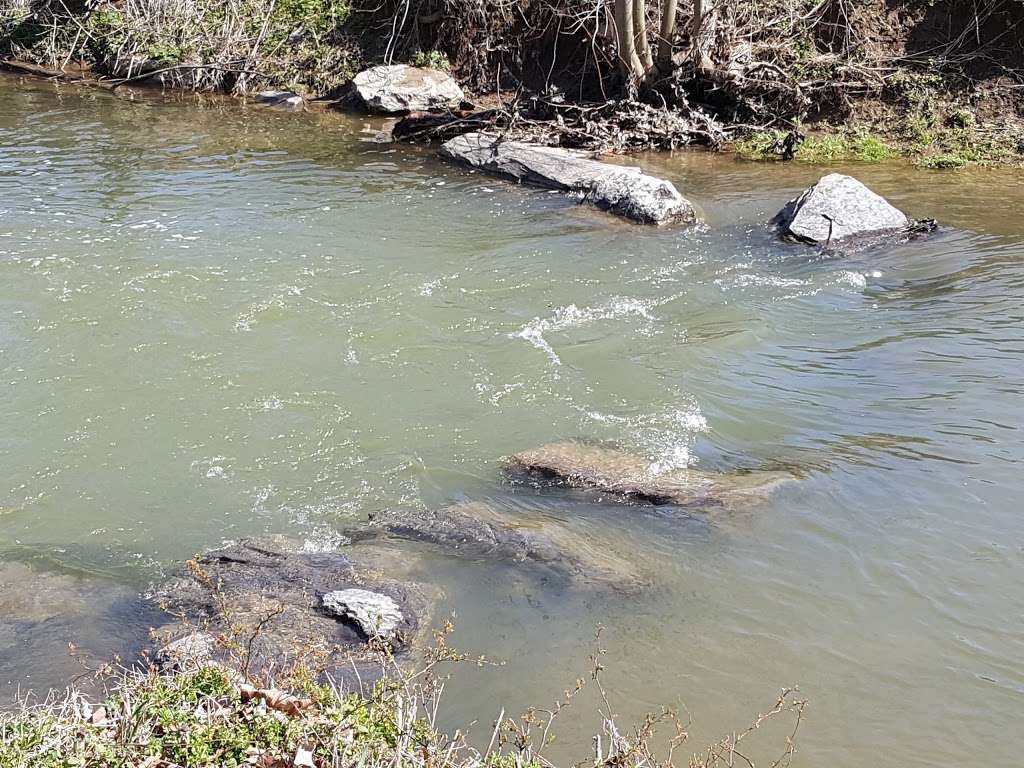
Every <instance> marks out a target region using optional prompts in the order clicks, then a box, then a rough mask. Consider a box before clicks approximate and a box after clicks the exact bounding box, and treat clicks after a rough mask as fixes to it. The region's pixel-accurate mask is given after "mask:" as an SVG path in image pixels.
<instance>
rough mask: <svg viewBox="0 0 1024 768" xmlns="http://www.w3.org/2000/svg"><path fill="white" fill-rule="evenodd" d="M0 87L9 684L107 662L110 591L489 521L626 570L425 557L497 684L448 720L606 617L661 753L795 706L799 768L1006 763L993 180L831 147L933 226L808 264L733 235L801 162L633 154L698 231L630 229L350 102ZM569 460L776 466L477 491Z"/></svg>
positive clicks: (1020, 536)
mask: <svg viewBox="0 0 1024 768" xmlns="http://www.w3.org/2000/svg"><path fill="white" fill-rule="evenodd" d="M0 105H2V107H0V372H2V382H3V397H2V398H0V549H2V551H3V554H4V557H5V558H6V559H7V564H6V565H4V566H2V567H3V569H4V577H3V579H2V580H0V585H2V589H3V592H2V593H0V609H2V611H3V612H4V614H5V617H3V616H0V674H2V678H3V679H2V681H0V682H2V683H3V684H4V686H5V687H4V690H5V691H6V692H7V694H8V695H9V694H10V693H11V692H13V691H14V690H15V687H16V686H21V687H26V686H28V687H36V688H38V687H41V686H42V687H45V686H46V685H50V684H61V683H63V682H65V681H66V680H67V678H68V677H70V676H71V675H72V674H74V673H75V669H76V662H75V661H74V660H72V659H69V658H67V656H66V654H65V648H66V643H67V642H68V641H69V640H72V639H73V640H75V641H76V642H77V643H78V644H79V645H80V646H82V647H83V648H84V651H85V652H87V653H88V654H90V655H92V656H93V657H102V656H104V655H106V654H110V653H112V652H115V651H120V652H122V653H124V652H126V648H127V646H129V645H130V644H131V640H130V636H131V635H132V632H131V631H130V625H131V620H130V617H127V616H126V615H125V614H124V610H125V609H124V606H125V605H126V604H128V603H130V602H131V601H130V595H132V594H134V592H135V591H137V590H138V589H139V587H140V585H143V584H145V583H147V582H148V581H149V580H150V579H153V578H157V577H158V576H159V574H160V572H161V570H162V569H163V568H166V567H167V566H168V565H169V564H171V563H172V562H173V561H174V560H175V559H178V558H182V557H184V556H187V555H190V554H192V553H193V552H195V551H197V550H199V549H203V548H206V547H209V546H211V545H213V544H216V543H219V542H221V541H223V540H225V539H230V538H235V537H240V536H243V535H248V534H254V533H260V532H264V531H286V532H290V533H292V534H296V535H298V536H300V537H302V538H304V539H306V540H308V541H309V542H310V543H311V544H318V545H325V544H327V545H329V544H331V543H332V542H334V541H335V540H336V539H337V533H336V531H337V530H338V528H339V527H344V526H345V525H346V524H348V523H351V522H352V521H354V520H358V519H359V518H360V517H362V516H363V515H364V514H365V513H366V512H368V511H372V510H375V509H379V508H382V507H387V506H391V505H395V504H424V505H428V506H436V505H441V504H444V503H447V502H450V501H458V500H467V499H485V500H490V501H491V502H492V503H494V504H497V505H501V506H504V507H506V508H508V509H510V510H512V511H513V512H516V513H517V514H534V515H537V514H541V515H544V516H547V517H551V518H557V519H560V520H562V521H564V523H565V524H566V525H569V526H574V527H576V528H577V529H579V530H582V531H585V532H589V533H592V534H593V535H594V536H595V537H598V536H600V537H604V538H605V539H606V540H608V541H610V542H611V544H610V545H609V546H611V547H613V548H614V549H616V550H617V551H618V552H620V553H625V554H626V555H627V556H629V557H633V558H636V559H637V560H642V561H643V562H644V563H645V564H647V566H648V567H650V568H652V569H653V570H655V571H657V572H658V574H659V577H658V580H657V585H656V586H655V587H654V588H652V589H651V590H650V591H649V593H648V594H645V595H642V596H640V597H630V598H628V599H625V598H621V597H616V596H615V595H602V594H595V593H585V594H584V593H571V592H564V591H561V590H559V589H558V588H556V587H554V586H553V585H550V584H544V583H540V582H537V583H533V582H531V581H530V580H529V579H528V578H527V579H526V580H523V579H513V578H511V576H510V574H509V572H508V571H507V570H505V569H503V568H501V567H492V566H488V565H487V564H483V563H467V562H465V561H455V560H451V559H448V558H446V557H443V556H441V555H434V556H430V557H428V558H427V559H426V560H424V561H423V563H421V565H419V566H417V567H418V568H419V569H420V575H421V577H422V578H424V579H427V580H431V581H435V582H437V583H438V584H440V585H441V586H443V587H444V589H445V590H446V593H447V595H448V598H449V603H448V605H447V608H448V609H452V610H454V611H456V613H457V615H458V621H457V624H458V629H457V633H456V639H455V642H456V643H457V644H458V645H460V646H461V647H462V648H463V649H465V650H468V651H472V652H477V653H481V652H486V653H487V654H488V655H491V656H494V657H496V658H501V659H504V660H505V662H506V664H505V666H504V667H501V668H485V669H476V668H472V669H468V670H466V671H465V672H464V673H463V675H461V676H460V677H459V678H458V679H457V680H455V681H453V682H452V684H451V690H450V693H451V698H450V702H451V704H452V712H451V719H452V721H453V722H454V721H458V720H460V719H461V720H465V719H467V718H479V719H480V721H481V722H482V723H489V721H490V720H492V719H493V718H494V717H495V716H497V714H498V712H499V711H500V709H501V707H502V706H505V707H506V708H507V710H508V711H509V712H512V711H515V710H516V709H517V708H521V707H523V706H525V705H526V704H528V703H539V704H543V703H545V702H549V701H551V700H552V699H553V698H554V697H555V696H557V695H558V693H559V692H560V691H562V690H563V689H564V688H565V687H566V686H568V685H570V684H571V683H572V681H573V680H574V679H575V677H576V675H577V674H580V673H583V672H585V670H586V656H587V654H588V652H589V649H590V647H591V642H590V641H591V636H592V634H593V630H594V626H595V624H596V623H598V622H600V623H602V624H603V625H604V626H605V628H606V629H605V632H604V638H603V640H604V643H605V645H606V647H607V648H608V651H609V652H608V656H607V658H606V664H607V666H608V668H609V669H608V672H607V685H608V688H609V690H610V691H612V693H613V703H614V704H615V707H616V709H617V711H618V712H619V713H620V714H621V715H623V716H624V718H625V719H629V718H635V717H639V716H640V715H641V714H642V713H643V712H645V711H646V710H648V709H651V708H657V707H659V706H660V705H662V704H669V705H680V704H682V705H685V706H686V707H687V708H688V709H689V711H690V712H691V714H692V718H693V723H692V727H691V733H692V734H693V741H692V743H691V745H692V746H693V748H694V749H696V748H698V747H699V746H700V745H701V743H702V742H703V741H705V740H708V739H711V738H715V737H717V736H718V735H720V734H721V733H723V732H726V731H729V730H731V729H733V728H736V727H739V726H740V725H741V724H743V723H744V722H746V721H747V720H748V719H749V717H750V716H751V715H753V714H754V712H755V711H756V710H757V709H759V708H764V707H766V706H768V705H770V704H771V703H772V701H773V700H774V696H775V695H776V693H777V691H778V689H779V688H781V687H782V686H783V685H787V684H792V683H799V684H800V686H801V689H802V691H803V693H804V695H806V696H807V697H808V698H809V699H810V700H811V709H810V710H809V714H808V719H807V721H806V723H805V724H804V726H803V730H802V741H801V752H800V754H799V756H798V758H797V762H798V764H799V765H806V766H811V765H830V766H835V767H836V768H846V767H850V768H853V766H862V765H867V764H880V763H884V764H890V763H891V764H894V765H901V766H933V765H940V764H942V765H956V764H974V763H975V762H980V761H984V762H985V764H986V765H990V766H1013V765H1019V764H1020V755H1021V752H1022V750H1024V728H1021V723H1022V721H1024V514H1022V510H1024V504H1022V502H1021V498H1022V497H1024V479H1022V478H1021V472H1020V461H1021V460H1022V458H1024V445H1022V441H1021V431H1020V430H1021V425H1022V422H1024V397H1022V393H1024V309H1022V296H1024V221H1022V219H1021V210H1022V207H1024V176H1022V175H1021V174H1020V173H1019V172H1016V171H1001V172H997V171H978V172H970V173H967V172H964V173H925V172H918V171H914V170H912V169H910V168H908V167H906V166H902V165H888V166H858V167H856V168H854V169H853V172H855V173H856V175H858V176H859V177H860V178H861V179H862V180H864V181H865V182H867V183H869V184H870V185H871V186H872V187H873V188H875V189H876V190H877V191H878V192H880V193H882V194H885V195H887V196H889V197H890V198H891V199H892V200H893V201H894V202H895V203H896V204H898V205H900V206H901V207H903V208H905V209H906V210H907V211H908V212H910V213H911V214H912V215H919V216H929V215H930V216H935V217H936V218H938V219H940V221H941V222H942V223H943V224H944V225H945V227H944V229H943V231H942V232H941V233H940V234H939V235H937V236H936V237H934V238H932V239H930V240H928V241H924V242H915V243H910V244H906V245H901V246H898V247H893V248H887V249H882V250H880V251H875V252H872V253H868V254H861V255H859V256H856V257H849V258H842V259H820V258H817V257H815V256H814V255H813V254H812V253H811V252H809V251H807V250H804V249H802V248H799V247H794V246H785V245H781V244H779V243H777V242H775V241H774V239H773V238H772V236H771V234H770V233H769V232H768V231H767V229H766V228H765V227H764V225H763V222H764V221H765V220H766V219H767V218H768V217H769V216H770V215H771V214H772V213H774V212H775V210H777V209H778V208H779V207H780V206H781V204H782V203H783V202H784V201H785V200H786V199H788V198H789V197H791V196H792V195H793V193H794V192H796V191H797V190H799V189H800V188H802V187H804V186H806V185H807V184H808V183H809V182H811V181H812V180H813V179H814V178H816V177H817V176H818V175H820V169H817V170H816V169H811V168H805V167H798V166H785V167H782V166H772V167H768V166H759V165H750V164H743V163H739V162H736V161H734V160H732V159H731V158H727V157H709V156H707V155H704V154H696V153H695V154H684V155H679V156H676V157H673V158H667V157H652V158H646V159H644V160H643V161H642V162H644V163H645V164H647V165H649V166H650V167H652V168H655V169H656V170H657V171H658V172H659V173H661V174H663V175H666V176H668V177H669V178H672V179H673V180H674V181H675V182H676V183H677V185H678V186H679V187H680V189H681V190H683V191H684V193H685V194H687V195H688V196H689V197H691V199H693V200H694V201H695V202H696V203H698V204H699V205H700V206H701V208H702V209H703V214H704V219H705V221H706V224H704V225H702V226H700V227H698V228H696V229H690V230H682V231H680V230H678V229H665V230H660V231H659V230H654V229H649V228H641V227H636V226H632V225H627V224H624V223H621V222H618V221H615V220H612V219H610V218H609V217H607V216H605V215H603V214H599V213H595V212H592V211H588V210H586V209H583V208H575V207H573V206H572V205H571V204H569V203H567V202H566V201H564V200H563V199H562V198H560V197H559V196H557V195H552V194H547V193H544V192H536V191H532V190H526V189H519V188H515V187H512V186H510V185H506V184H504V183H501V182H498V181H493V180H489V179H485V178H482V177H478V176H473V175H468V174H464V173H462V172H460V171H458V170H455V169H453V168H451V167H449V166H446V165H444V164H442V163H440V162H439V161H436V160H435V159H434V158H433V157H432V155H431V154H430V153H429V152H427V151H425V150H419V149H416V148H409V147H395V146H391V145H388V144H381V143H377V142H375V141H374V140H373V139H374V137H375V135H376V133H377V131H378V130H379V128H380V124H379V123H378V122H377V121H366V120H360V119H355V118H344V117H340V116H336V115H319V116H317V115H302V114H298V115H294V114H284V113H272V112H268V111H264V110H262V109H256V108H248V109H247V108H242V107H239V106H237V105H234V104H228V103H224V102H220V101H215V102H212V103H207V104H205V105H203V106H200V107H198V108H197V104H196V103H195V102H193V101H186V102H182V103H177V102H174V101H172V100H163V99H161V98H160V97H159V96H155V95H152V94H150V95H139V94H136V95H135V97H134V98H132V97H131V96H130V95H128V94H125V95H120V96H113V95H111V94H109V93H106V92H100V91H81V90H76V89H71V88H59V87H56V86H52V85H49V84H44V83H39V82H36V81H19V80H15V79H13V78H6V79H0ZM572 437H583V438H595V439H608V440H612V441H615V442H617V443H619V444H621V445H623V446H625V447H627V448H630V449H634V450H636V451H639V452H641V453H643V454H645V455H646V456H648V457H649V458H650V460H651V461H652V463H656V464H657V465H658V466H661V467H676V466H682V465H686V464H695V465H697V466H700V467H703V468H707V469H721V470H728V469H730V468H734V467H737V466H757V465H761V464H784V465H787V466H795V467H800V468H802V470H803V472H804V473H805V478H804V479H803V480H801V482H799V483H797V484H794V485H791V486H789V487H788V488H786V489H785V490H784V491H782V492H780V493H779V494H778V495H776V496H775V497H774V498H773V499H772V500H771V501H770V502H769V503H766V504H764V505H761V506H759V507H757V508H756V509H754V510H752V511H750V512H749V513H747V514H743V515H739V516H734V517H725V518H718V519H716V520H715V521H714V522H713V523H708V522H706V521H703V520H701V519H685V518H679V517H676V516H672V515H670V514H663V513H661V512H658V513H653V512H651V511H645V510H643V509H639V508H634V507H626V506H621V505H611V506H608V507H602V506H595V505H584V504H581V503H572V502H567V501H565V500H564V499H563V498H562V497H561V496H560V495H559V494H544V495H540V496H537V495H534V494H532V493H514V494H513V493H511V492H510V489H508V488H507V487H505V486H503V485H502V483H501V481H500V476H499V471H498V470H499V461H498V460H499V458H500V457H501V456H502V455H505V454H508V453H510V452H512V451H515V450H518V449H522V448H525V447H530V446H533V445H537V444H539V443H542V442H546V441H549V440H552V439H555V438H572ZM26 562H27V565H26ZM54 574H57V575H54ZM139 620H140V621H144V620H145V619H139ZM594 704H595V701H594V700H593V697H591V698H586V697H585V698H584V699H582V700H581V701H580V702H578V703H577V704H576V705H575V708H574V709H572V710H569V711H567V712H566V713H565V714H563V716H562V723H561V728H560V730H559V741H558V743H557V745H556V749H555V754H556V756H567V755H575V756H577V757H579V756H580V750H586V749H588V748H589V738H588V737H589V734H590V733H591V732H592V729H593V728H594V727H595V725H596V724H597V716H596V713H595V712H594V709H593V706H594ZM782 737H783V734H782V732H781V731H778V732H776V733H774V736H773V738H774V740H775V741H776V742H777V743H778V742H780V741H781V739H782ZM765 744H766V746H765V747H764V748H763V749H764V750H767V741H766V742H765ZM761 749H762V748H761V747H755V748H754V750H753V751H754V753H755V754H760V751H759V750H761Z"/></svg>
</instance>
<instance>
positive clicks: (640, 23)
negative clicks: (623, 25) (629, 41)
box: [633, 0, 654, 76]
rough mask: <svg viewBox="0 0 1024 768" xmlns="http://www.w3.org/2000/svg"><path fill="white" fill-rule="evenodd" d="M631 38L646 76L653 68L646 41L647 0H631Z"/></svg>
mask: <svg viewBox="0 0 1024 768" xmlns="http://www.w3.org/2000/svg"><path fill="white" fill-rule="evenodd" d="M633 38H634V39H635V40H636V50H637V54H638V56H639V58H640V63H641V64H643V67H644V75H645V76H646V75H647V74H648V73H649V72H650V71H651V70H652V69H654V59H653V57H652V56H651V45H650V43H648V42H647V0H633Z"/></svg>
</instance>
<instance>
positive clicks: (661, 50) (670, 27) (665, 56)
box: [657, 0, 679, 75]
mask: <svg viewBox="0 0 1024 768" xmlns="http://www.w3.org/2000/svg"><path fill="white" fill-rule="evenodd" d="M678 6H679V0H664V2H663V3H662V6H661V30H660V35H661V36H660V38H659V39H658V59H657V65H658V71H659V72H661V74H663V75H667V74H668V73H669V72H671V71H672V38H674V37H675V34H676V11H677V10H678Z"/></svg>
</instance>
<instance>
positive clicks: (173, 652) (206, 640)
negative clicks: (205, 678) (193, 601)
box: [153, 632, 217, 673]
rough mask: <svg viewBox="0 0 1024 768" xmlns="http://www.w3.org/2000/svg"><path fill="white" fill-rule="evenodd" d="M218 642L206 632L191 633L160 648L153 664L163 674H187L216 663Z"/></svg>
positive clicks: (155, 654) (154, 656)
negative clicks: (215, 656)
mask: <svg viewBox="0 0 1024 768" xmlns="http://www.w3.org/2000/svg"><path fill="white" fill-rule="evenodd" d="M216 649H217V641H216V639H214V637H213V635H210V634H208V633H206V632H191V633H189V634H187V635H185V636H184V637H179V638H178V639H177V640H174V641H172V642H170V643H168V644H167V645H165V646H163V647H162V648H159V649H158V650H157V651H156V653H154V654H153V662H154V664H155V666H156V668H157V669H158V670H160V671H161V672H165V673H166V672H187V671H189V670H195V669H199V668H200V667H203V666H206V665H207V664H210V663H212V662H213V661H214V652H215V651H216Z"/></svg>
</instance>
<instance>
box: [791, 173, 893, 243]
mask: <svg viewBox="0 0 1024 768" xmlns="http://www.w3.org/2000/svg"><path fill="white" fill-rule="evenodd" d="M772 221H773V223H774V224H775V225H776V226H777V227H778V230H779V233H780V234H781V235H782V236H783V237H787V238H790V239H793V240H798V241H800V242H803V243H820V244H823V245H824V244H828V243H833V242H836V241H839V240H843V239H846V238H850V237H854V236H859V235H877V234H880V233H885V232H888V231H900V230H906V229H908V228H909V227H911V225H912V224H913V221H912V220H911V219H910V218H909V217H908V216H907V215H906V214H905V213H903V212H902V211H900V210H899V209H898V208H895V207H894V206H892V205H891V204H890V203H889V202H888V201H887V200H886V199H885V198H884V197H881V196H880V195H876V194H875V193H874V192H872V191H871V190H870V189H868V188H867V187H866V186H864V185H863V184H861V183H860V182H859V181H857V180H856V179H855V178H853V177H852V176H844V175H842V174H839V173H830V174H829V175H827V176H823V177H822V178H821V179H819V180H818V182H817V183H816V184H815V185H813V186H812V187H809V188H808V189H807V190H805V191H804V192H803V193H802V194H801V195H800V196H799V197H797V198H795V199H793V200H790V201H789V202H788V203H787V204H786V206H785V207H784V208H783V209H782V210H781V211H780V212H779V213H778V214H777V215H776V216H775V218H774V219H773V220H772Z"/></svg>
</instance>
